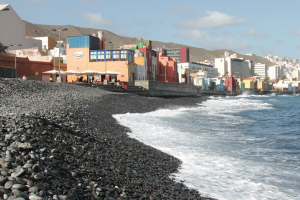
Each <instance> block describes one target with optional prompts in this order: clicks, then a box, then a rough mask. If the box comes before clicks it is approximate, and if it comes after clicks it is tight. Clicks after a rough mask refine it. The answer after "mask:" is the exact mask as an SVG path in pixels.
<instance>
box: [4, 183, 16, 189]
mask: <svg viewBox="0 0 300 200" xmlns="http://www.w3.org/2000/svg"><path fill="white" fill-rule="evenodd" d="M13 184H14V182H12V181H7V182H6V183H5V185H4V188H5V189H7V190H10V189H11V188H12V186H13Z"/></svg>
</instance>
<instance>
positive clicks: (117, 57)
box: [113, 51, 120, 61]
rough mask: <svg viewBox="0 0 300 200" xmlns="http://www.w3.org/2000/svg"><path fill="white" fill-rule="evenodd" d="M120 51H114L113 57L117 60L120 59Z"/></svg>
mask: <svg viewBox="0 0 300 200" xmlns="http://www.w3.org/2000/svg"><path fill="white" fill-rule="evenodd" d="M119 53H120V51H113V59H114V61H115V60H119Z"/></svg>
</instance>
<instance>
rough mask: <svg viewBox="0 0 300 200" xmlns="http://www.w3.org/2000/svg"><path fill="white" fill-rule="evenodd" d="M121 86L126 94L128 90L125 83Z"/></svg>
mask: <svg viewBox="0 0 300 200" xmlns="http://www.w3.org/2000/svg"><path fill="white" fill-rule="evenodd" d="M121 86H122V89H124V92H126V90H127V85H125V84H124V83H122V84H121Z"/></svg>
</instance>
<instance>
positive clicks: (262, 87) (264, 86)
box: [257, 81, 267, 91]
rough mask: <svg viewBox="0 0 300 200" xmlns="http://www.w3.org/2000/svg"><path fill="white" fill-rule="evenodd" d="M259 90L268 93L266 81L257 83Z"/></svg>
mask: <svg viewBox="0 0 300 200" xmlns="http://www.w3.org/2000/svg"><path fill="white" fill-rule="evenodd" d="M257 90H260V91H266V90H267V84H266V82H265V81H257Z"/></svg>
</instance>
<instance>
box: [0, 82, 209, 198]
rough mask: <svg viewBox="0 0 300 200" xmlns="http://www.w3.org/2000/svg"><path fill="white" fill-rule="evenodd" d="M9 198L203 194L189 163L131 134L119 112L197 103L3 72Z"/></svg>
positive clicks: (2, 184)
mask: <svg viewBox="0 0 300 200" xmlns="http://www.w3.org/2000/svg"><path fill="white" fill-rule="evenodd" d="M0 99H1V101H0V154H1V155H0V172H1V175H0V200H1V199H5V200H6V199H8V200H12V199H16V200H21V199H30V200H38V199H39V200H43V199H49V200H50V199H62V200H67V199H74V200H81V199H82V200H85V199H95V200H97V199H99V200H114V199H145V200H148V199H149V200H154V199H201V200H211V199H212V198H210V197H205V196H202V195H201V191H198V190H195V189H193V188H187V187H186V186H185V185H184V182H183V181H182V182H178V181H175V180H174V178H172V177H170V174H171V173H176V172H177V170H178V168H179V167H180V164H181V161H180V160H179V159H177V158H175V157H173V156H171V155H169V154H166V153H163V152H161V151H159V150H158V149H155V148H153V147H151V146H148V145H145V144H143V143H142V142H139V141H137V140H136V139H133V138H130V137H128V135H127V134H126V133H128V132H130V129H129V128H127V127H124V126H121V125H120V124H118V123H117V121H116V119H115V118H113V117H112V115H113V114H125V113H145V112H150V111H155V110H157V109H160V108H169V109H172V108H177V107H178V106H194V105H196V104H197V103H201V101H203V100H205V98H204V97H200V98H199V97H181V98H157V97H142V96H137V95H134V94H129V93H112V92H108V91H104V90H101V89H98V88H93V87H83V86H79V85H75V84H68V83H49V82H39V81H31V80H26V81H24V80H21V79H6V78H0Z"/></svg>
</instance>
